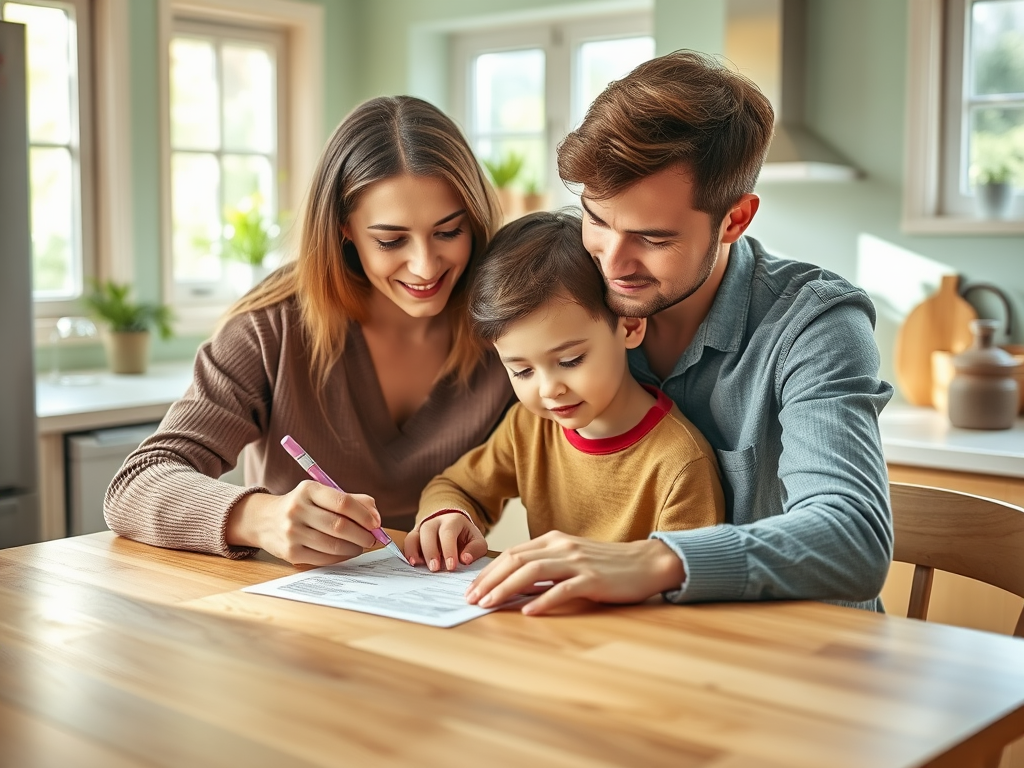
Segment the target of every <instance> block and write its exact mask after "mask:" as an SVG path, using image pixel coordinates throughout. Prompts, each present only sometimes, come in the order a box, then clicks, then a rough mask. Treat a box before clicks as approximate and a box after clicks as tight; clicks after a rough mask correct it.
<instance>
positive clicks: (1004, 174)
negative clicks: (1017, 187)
mask: <svg viewBox="0 0 1024 768" xmlns="http://www.w3.org/2000/svg"><path fill="white" fill-rule="evenodd" d="M1012 178H1013V168H1011V167H1010V165H1009V163H996V164H994V165H989V166H985V167H983V168H979V169H978V175H977V181H978V184H1005V183H1006V182H1008V181H1010V179H1012Z"/></svg>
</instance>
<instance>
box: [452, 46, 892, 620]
mask: <svg viewBox="0 0 1024 768" xmlns="http://www.w3.org/2000/svg"><path fill="white" fill-rule="evenodd" d="M773 119H774V115H773V113H772V108H771V105H770V104H769V103H768V101H767V99H766V98H765V97H764V95H763V94H761V92H760V91H759V90H758V89H757V87H756V86H754V84H753V83H751V82H750V81H749V80H747V79H746V78H744V77H742V76H740V75H738V74H736V73H734V72H731V71H729V70H728V69H726V68H724V67H723V66H721V65H720V64H718V63H717V62H716V61H715V60H714V59H712V58H710V57H707V56H704V55H702V54H698V53H694V52H692V51H677V52H675V53H673V54H669V55H668V56H663V57H660V58H658V59H654V60H652V61H649V62H647V63H645V64H642V65H641V66H639V67H637V68H636V69H635V70H634V71H633V72H631V73H630V74H629V75H628V76H626V77H625V78H624V79H622V80H619V81H616V82H613V83H612V84H610V85H609V86H608V88H607V89H606V90H605V91H604V92H603V93H602V94H601V95H600V96H599V97H598V98H597V99H596V100H595V102H594V104H593V106H592V107H591V108H590V110H589V111H588V113H587V117H586V119H585V120H584V121H583V123H582V125H581V126H580V127H579V128H578V129H577V130H576V131H574V132H572V133H571V134H569V136H568V137H567V138H566V139H565V141H564V142H563V143H562V144H561V145H560V146H559V149H558V169H559V174H560V175H561V177H562V179H563V180H564V181H566V182H567V183H575V184H582V193H581V204H582V206H583V208H584V224H583V240H584V244H585V245H586V247H587V250H588V251H589V252H590V254H591V256H592V257H593V258H594V260H595V261H596V262H597V264H598V266H599V268H600V270H601V273H602V275H603V276H604V278H605V283H606V286H607V301H608V303H609V305H610V306H611V307H612V308H613V309H615V310H616V311H617V312H619V313H620V314H622V315H624V316H640V317H647V318H648V326H647V335H646V338H645V339H644V341H643V344H642V346H641V347H640V348H639V349H635V350H631V351H630V367H631V368H632V370H633V373H634V375H635V376H636V377H637V379H638V380H640V381H641V382H646V383H650V384H653V385H655V386H658V387H659V388H661V389H662V390H663V391H665V392H666V393H667V394H668V395H669V396H670V397H671V398H672V399H673V400H674V401H675V402H676V404H677V405H678V406H679V407H680V409H681V410H682V411H683V413H684V414H685V415H686V416H687V417H688V418H689V419H690V420H691V421H692V422H693V423H694V424H695V425H696V426H697V427H698V429H700V430H701V432H703V433H704V435H705V437H706V438H707V439H708V441H709V442H710V443H711V445H712V446H713V447H714V448H715V452H716V454H717V456H718V459H719V463H720V465H721V469H722V473H723V480H724V485H725V488H726V501H727V518H726V521H727V522H726V524H725V525H720V526H716V527H713V528H703V529H699V530H693V531H679V532H663V533H655V534H652V536H651V538H649V539H647V540H645V541H639V542H630V543H625V544H623V543H613V544H609V543H600V542H592V541H588V540H586V539H581V538H577V537H572V536H567V535H565V534H560V533H549V534H546V535H545V536H542V537H539V538H537V539H535V540H533V541H531V542H528V543H526V544H523V545H520V546H517V547H513V548H511V549H509V550H508V551H507V552H505V553H503V554H502V556H501V557H499V558H498V559H497V560H496V561H495V562H494V563H492V564H491V565H489V566H488V567H487V568H486V569H485V570H484V571H483V572H482V573H481V575H480V576H479V577H478V578H477V580H476V581H475V582H474V583H473V585H472V586H471V587H470V590H469V591H468V592H467V598H468V599H469V600H470V602H479V603H480V604H481V605H485V606H486V605H493V604H497V603H499V602H501V601H503V600H505V599H508V598H509V597H511V596H512V595H514V594H516V593H518V592H527V591H530V590H531V589H532V587H533V585H534V584H536V583H538V582H544V581H553V582H554V586H552V587H551V588H550V589H548V590H547V591H546V592H545V594H543V595H542V596H540V597H538V598H537V599H536V600H534V601H533V602H531V603H529V604H528V605H527V606H526V607H525V608H524V612H525V613H543V612H546V611H549V610H551V609H553V608H555V607H556V606H558V605H561V604H562V603H564V602H565V601H566V600H569V599H571V598H575V597H587V598H590V599H593V600H599V601H604V602H634V601H639V600H643V599H645V598H647V597H650V596H651V595H654V594H657V593H658V592H662V593H663V594H664V595H665V597H666V599H668V600H671V601H672V602H679V603H683V602H694V601H707V600H757V599H771V598H804V599H821V600H833V601H838V602H843V603H847V604H855V605H859V606H861V607H865V608H874V609H880V608H881V606H880V603H879V601H878V600H877V595H878V593H879V591H880V590H881V587H882V584H883V583H884V580H885V576H886V573H887V571H888V567H889V562H890V560H891V557H892V519H891V513H890V510H889V501H888V477H887V473H886V468H885V462H884V459H883V457H882V451H881V442H880V438H879V434H878V414H879V412H880V411H881V409H882V408H883V407H884V405H885V403H886V402H888V400H889V398H890V396H891V395H892V387H891V386H890V385H889V384H887V383H886V382H884V381H881V380H879V379H878V377H877V374H878V363H879V356H878V349H877V346H876V345H875V342H874V338H873V336H872V326H873V324H874V319H875V314H874V308H873V306H872V305H871V302H870V301H869V299H868V298H867V296H866V295H865V294H864V293H863V291H861V290H859V289H857V288H856V287H854V286H852V285H851V284H849V283H848V282H846V281H845V280H844V279H842V278H841V277H839V276H838V275H835V274H833V273H830V272H827V271H825V270H822V269H820V268H818V267H814V266H812V265H809V264H801V263H798V262H793V261H786V260H783V259H779V258H777V257H774V256H771V255H770V254H768V253H766V252H765V251H764V249H763V248H762V247H761V245H760V244H759V243H758V242H757V241H755V240H753V239H751V238H748V237H744V236H743V232H744V230H746V228H747V227H748V226H749V224H750V222H751V220H752V219H753V217H754V214H755V213H756V212H757V209H758V205H759V199H758V197H757V196H756V195H754V194H753V189H754V185H755V183H756V181H757V175H758V173H759V172H760V169H761V165H762V164H763V162H764V157H765V154H766V153H767V150H768V145H769V142H770V140H771V134H772V125H773Z"/></svg>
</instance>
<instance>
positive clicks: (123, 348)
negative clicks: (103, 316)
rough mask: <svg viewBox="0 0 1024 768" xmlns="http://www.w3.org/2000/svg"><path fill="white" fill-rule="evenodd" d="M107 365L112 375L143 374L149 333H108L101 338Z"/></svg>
mask: <svg viewBox="0 0 1024 768" xmlns="http://www.w3.org/2000/svg"><path fill="white" fill-rule="evenodd" d="M103 346H104V347H106V350H107V364H108V365H109V366H110V370H111V371H112V372H113V373H145V372H146V364H147V363H148V361H149V331H108V332H107V333H106V334H104V336H103Z"/></svg>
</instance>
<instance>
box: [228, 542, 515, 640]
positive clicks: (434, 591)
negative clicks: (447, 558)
mask: <svg viewBox="0 0 1024 768" xmlns="http://www.w3.org/2000/svg"><path fill="white" fill-rule="evenodd" d="M489 562H490V558H482V559H480V560H477V561H476V562H474V563H473V564H472V565H460V566H459V568H458V570H456V571H452V572H448V571H439V572H437V573H431V572H430V571H428V570H427V569H426V568H422V567H421V568H414V567H413V566H411V565H409V564H408V563H405V562H403V561H402V560H400V559H399V558H397V557H394V556H392V555H391V554H390V553H389V552H387V551H386V550H383V549H377V550H374V551H372V552H366V553H364V554H362V555H359V557H354V558H352V559H351V560H346V561H345V562H344V563H338V564H337V565H330V566H326V567H323V568H314V569H313V570H309V571H303V572H302V573H296V574H294V575H292V576H285V577H283V578H280V579H274V580H273V581H267V582H264V583H263V584H254V585H253V586H251V587H243V589H242V591H243V592H252V593H254V594H257V595H269V596H271V597H283V598H286V599H288V600H300V601H302V602H304V603H315V604H317V605H330V606H333V607H335V608H347V609H348V610H350V611H362V612H363V613H373V614H376V615H378V616H388V617H390V618H393V619H403V620H405V621H414V622H417V623H419V624H429V625H430V626H432V627H454V626H455V625H456V624H462V623H463V622H465V621H469V620H470V619H475V618H477V617H479V616H483V615H485V614H488V613H490V612H491V611H494V610H496V608H479V607H477V606H475V605H469V604H468V603H467V602H466V597H465V593H466V589H467V588H468V587H469V585H470V583H471V582H472V581H473V579H474V578H476V575H477V573H478V572H479V571H480V570H481V569H482V568H483V567H484V566H486V565H487V563H489Z"/></svg>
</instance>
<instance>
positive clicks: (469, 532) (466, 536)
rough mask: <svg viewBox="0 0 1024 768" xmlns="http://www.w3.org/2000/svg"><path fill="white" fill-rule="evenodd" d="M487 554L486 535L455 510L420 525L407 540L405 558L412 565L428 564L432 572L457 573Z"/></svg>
mask: <svg viewBox="0 0 1024 768" xmlns="http://www.w3.org/2000/svg"><path fill="white" fill-rule="evenodd" d="M486 554H487V542H486V541H485V540H484V535H483V533H481V532H480V529H479V528H477V527H476V526H475V525H474V524H473V522H472V521H471V520H470V519H469V517H468V516H466V515H464V514H462V513H461V512H457V511H455V510H452V511H451V512H449V513H447V514H443V515H438V516H437V517H431V518H428V519H427V520H424V521H423V522H422V523H421V524H420V525H417V526H416V527H415V528H413V529H412V530H411V531H409V534H408V535H407V536H406V537H405V556H406V558H407V559H408V560H409V563H410V564H411V565H419V564H423V563H425V564H426V566H427V568H429V569H430V570H431V571H438V570H440V569H441V568H442V567H443V568H445V569H446V570H449V571H454V570H455V568H456V566H457V565H458V563H462V564H463V565H469V564H470V563H472V562H473V561H474V560H476V559H477V558H480V557H483V556H484V555H486Z"/></svg>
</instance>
